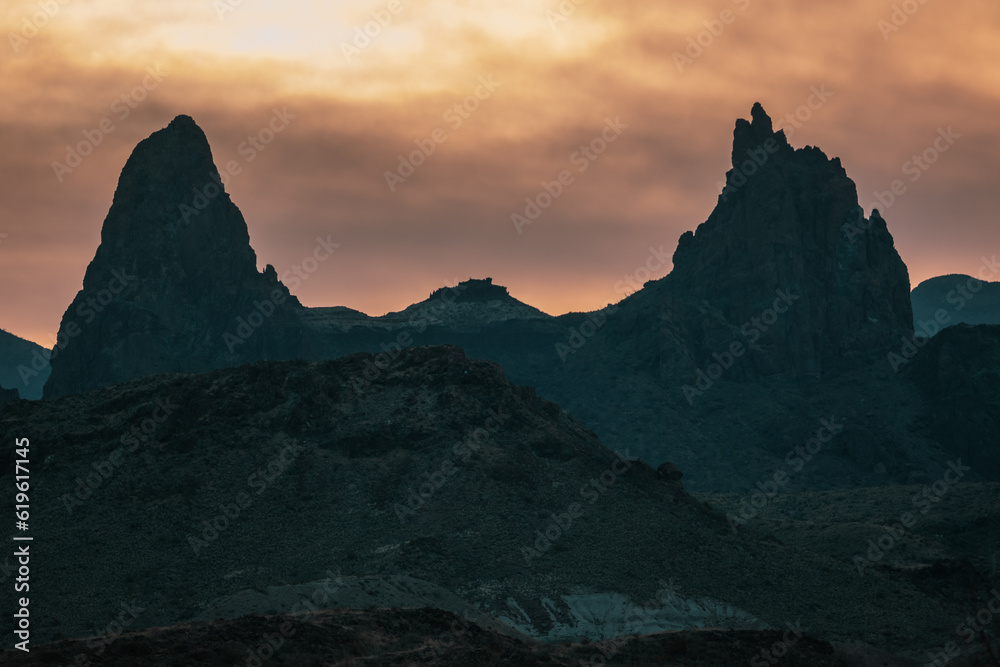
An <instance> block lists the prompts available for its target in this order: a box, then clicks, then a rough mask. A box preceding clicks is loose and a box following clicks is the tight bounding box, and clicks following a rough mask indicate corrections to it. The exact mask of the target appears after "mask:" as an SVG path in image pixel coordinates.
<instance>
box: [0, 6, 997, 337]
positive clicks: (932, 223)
mask: <svg viewBox="0 0 1000 667" xmlns="http://www.w3.org/2000/svg"><path fill="white" fill-rule="evenodd" d="M998 29H1000V4H998V3H996V2H994V1H993V0H967V1H966V2H962V3H951V4H949V3H944V2H940V1H938V0H922V1H921V0H905V1H902V2H901V1H899V0H893V1H881V0H864V1H862V0H857V1H855V0H831V1H830V2H823V3H803V2H800V1H798V0H718V1H711V2H698V3H695V2H679V1H671V0H626V1H622V2H599V1H598V0H578V1H577V0H563V1H562V2H559V1H557V0H505V1H504V2H500V1H498V0H497V1H494V2H482V1H478V0H465V1H457V0H455V1H448V0H420V1H417V0H375V1H367V0H352V2H350V3H344V2H307V1H294V0H292V1H287V0H286V1H283V2H278V1H276V0H171V1H166V0H30V1H29V0H5V1H4V3H3V6H2V8H0V37H2V40H0V41H2V43H0V284H2V285H3V286H4V289H3V290H2V292H0V328H3V329H5V330H7V331H10V332H12V333H14V334H17V335H19V336H21V337H24V338H28V339H30V340H33V341H35V342H37V343H39V344H42V345H44V346H47V347H50V346H51V345H52V344H53V342H54V339H55V333H56V330H57V328H58V325H59V320H60V317H61V316H62V313H63V312H64V310H65V309H66V307H67V306H68V305H69V304H70V302H71V301H72V299H73V297H74V295H75V294H76V292H77V291H78V290H79V289H80V287H81V285H82V281H83V275H84V271H85V270H86V267H87V264H88V263H89V262H90V260H91V259H92V258H93V256H94V252H95V250H96V248H97V246H98V244H99V243H100V231H101V224H102V222H103V220H104V217H105V215H106V214H107V211H108V208H109V207H110V205H111V200H112V196H113V193H114V190H115V186H116V184H117V179H118V175H119V173H120V171H121V168H122V166H123V165H124V164H125V161H126V159H127V158H128V156H129V154H130V153H131V151H132V149H133V148H134V146H135V144H137V143H138V142H139V141H141V140H142V139H143V138H145V137H146V136H148V135H149V134H151V133H152V132H154V131H156V130H158V129H160V128H163V127H165V126H166V125H167V124H168V123H169V122H170V120H171V119H172V118H173V117H175V116H177V115H179V114H187V115H190V116H192V117H193V118H194V119H195V121H196V122H197V123H198V124H199V125H200V126H201V127H202V129H204V130H205V133H206V134H207V136H208V139H209V141H210V143H211V145H212V149H213V155H214V157H215V160H216V164H217V165H218V166H219V167H220V169H222V170H225V166H226V165H233V167H234V168H233V174H232V175H230V176H228V177H227V190H228V192H229V193H230V194H231V195H232V197H233V200H234V201H235V202H236V204H237V205H238V206H239V207H240V209H241V211H242V212H243V215H244V217H245V218H246V220H247V224H248V226H249V230H250V238H251V243H252V245H253V247H254V249H255V251H256V253H257V257H258V261H259V266H260V268H263V267H264V265H265V264H272V265H274V266H275V268H276V269H277V270H278V273H279V275H280V274H282V273H284V272H285V271H287V270H289V269H291V268H292V267H293V266H295V265H297V264H299V263H301V262H302V260H303V259H305V258H306V257H310V256H311V255H312V252H313V249H314V248H315V247H316V245H317V238H318V237H322V238H324V239H332V241H333V242H336V243H339V244H340V247H339V248H338V249H337V251H336V252H335V253H334V254H333V256H332V257H331V258H330V259H329V260H328V261H326V262H324V263H323V264H321V265H319V266H318V267H317V268H316V270H315V271H314V272H313V273H311V274H309V277H308V280H305V281H303V283H302V285H301V286H300V287H299V288H298V289H297V290H296V295H297V296H298V297H299V298H300V300H301V301H302V302H303V303H304V304H305V305H308V306H334V305H343V306H349V307H351V308H355V309H358V310H362V311H364V312H366V313H369V314H372V315H380V314H383V313H386V312H389V311H395V310H401V309H403V308H405V307H406V306H407V305H409V304H410V303H413V302H416V301H420V300H422V299H424V298H426V297H427V296H428V294H429V293H430V292H431V291H433V290H434V289H436V288H438V287H441V286H444V285H446V284H454V283H455V282H457V281H459V280H464V279H467V278H470V277H476V278H482V277H487V276H490V277H492V278H493V280H494V282H496V283H499V284H503V285H506V286H507V287H508V288H509V289H510V292H511V294H512V295H514V296H515V297H517V298H519V299H521V300H522V301H525V302H527V303H530V304H531V305H533V306H535V307H538V308H540V309H542V310H544V311H545V312H548V313H552V314H560V313H564V312H568V311H572V310H577V311H579V310H593V309H596V308H599V307H601V306H604V305H605V304H607V303H611V302H615V301H618V300H619V299H621V298H622V297H623V296H624V295H623V294H622V293H620V291H619V290H616V289H615V286H616V285H617V284H619V283H620V281H622V280H623V278H624V277H626V276H628V277H638V278H645V277H646V275H647V272H646V270H645V269H644V268H642V269H640V267H646V266H651V265H652V266H655V265H656V263H657V262H652V263H651V264H650V263H647V261H648V260H649V259H650V257H652V256H654V255H655V256H662V255H663V254H666V255H667V256H668V257H669V255H671V254H672V253H673V250H674V248H675V246H676V243H677V239H678V237H679V236H680V235H681V234H682V233H683V232H685V231H687V230H692V229H694V228H695V227H697V225H698V224H700V223H702V222H704V220H705V219H706V218H707V217H708V215H709V213H710V212H711V210H712V208H713V207H714V205H715V203H716V199H717V197H718V194H719V193H720V192H721V190H722V185H721V183H722V182H723V180H724V176H725V172H726V170H727V169H728V168H729V167H730V151H731V143H732V131H733V126H734V123H735V120H736V119H737V118H749V116H750V108H751V106H752V105H753V103H754V102H758V101H759V102H760V103H761V104H763V106H764V108H765V109H766V110H767V111H768V113H769V114H770V115H771V117H772V118H773V119H774V122H775V126H776V127H783V128H785V130H786V134H788V136H789V141H790V143H791V144H792V145H793V146H795V147H802V146H805V145H815V146H819V147H820V148H822V149H823V150H824V151H825V152H826V153H827V155H828V156H830V157H840V158H841V160H842V162H843V165H844V167H845V168H846V170H847V173H848V175H849V176H850V177H851V178H853V179H854V181H855V182H856V183H857V184H858V190H859V193H860V196H861V203H862V205H863V206H864V207H865V210H866V213H867V212H870V211H871V209H872V208H878V209H879V210H880V212H881V213H882V215H883V217H884V218H885V219H886V221H887V222H888V225H889V229H890V231H891V232H892V234H893V236H894V238H895V243H896V248H897V250H898V251H899V253H900V255H901V256H902V258H903V260H904V261H905V262H906V264H907V266H908V268H909V272H910V280H911V285H916V284H917V283H919V282H920V281H922V280H925V279H927V278H930V277H932V276H935V275H941V274H946V273H970V274H974V273H976V272H977V271H978V270H979V267H980V266H981V265H982V263H983V260H982V258H983V257H984V256H986V257H990V256H992V255H994V254H1000V247H998V246H1000V235H998V234H997V233H996V229H997V214H996V211H998V210H1000V187H998V182H997V177H998V170H997V168H996V164H997V158H998V157H1000V123H998V122H997V120H996V119H997V118H1000V39H997V33H998ZM276 118H280V119H282V120H280V121H276V120H275V119H276ZM274 127H279V128H281V129H280V131H277V132H275V131H273V130H272V128H274ZM915 157H916V158H917V159H916V160H915V159H914V158H915ZM387 174H388V175H387ZM560 181H562V182H560ZM896 181H898V183H896V190H897V194H892V187H893V184H894V182H896ZM876 193H885V194H882V195H881V196H879V195H877V194H876ZM890 197H892V199H890ZM880 199H881V203H880V201H879V200H880ZM526 200H527V201H526ZM531 201H533V202H534V205H535V206H538V208H537V209H536V208H534V207H533V206H530V205H529V202H531ZM512 216H521V217H512ZM660 264H661V266H660V267H659V268H658V269H657V270H655V271H653V272H652V274H651V276H650V277H652V278H658V277H661V276H663V275H666V274H667V273H668V272H669V270H670V265H669V261H666V262H660ZM996 279H1000V277H997V278H996Z"/></svg>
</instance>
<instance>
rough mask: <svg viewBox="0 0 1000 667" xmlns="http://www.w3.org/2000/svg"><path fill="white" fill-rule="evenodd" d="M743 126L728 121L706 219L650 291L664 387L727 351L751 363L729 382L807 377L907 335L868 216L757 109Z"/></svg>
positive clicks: (904, 289) (832, 165)
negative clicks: (714, 198)
mask: <svg viewBox="0 0 1000 667" xmlns="http://www.w3.org/2000/svg"><path fill="white" fill-rule="evenodd" d="M751 115H752V120H751V121H746V120H743V119H740V120H738V121H737V122H736V129H735V131H734V133H733V153H732V164H733V168H732V169H731V170H730V171H729V172H728V173H727V174H726V186H725V190H724V191H723V193H722V194H721V195H720V197H719V201H718V204H717V205H716V208H715V210H714V211H713V212H712V214H711V215H710V216H709V218H708V220H707V221H706V222H705V223H703V224H702V225H700V226H699V227H698V228H697V230H696V231H695V232H693V233H692V232H686V233H685V234H684V235H682V236H681V238H680V241H679V242H678V245H677V250H676V252H675V253H674V257H673V262H674V267H673V270H672V272H671V273H670V275H669V276H667V277H666V278H665V279H663V280H661V281H659V282H658V283H656V284H655V285H654V286H653V290H654V291H655V293H656V295H657V297H658V299H659V307H660V318H661V321H660V327H661V330H662V331H661V337H660V353H661V359H660V366H661V371H662V372H663V373H665V374H667V375H670V376H675V377H676V376H678V375H680V376H682V377H683V376H690V375H691V374H693V373H694V372H695V371H696V369H698V368H702V367H704V366H706V365H707V364H710V363H712V362H713V361H716V360H717V359H716V357H715V356H714V355H719V356H721V357H723V358H725V357H726V355H727V353H731V352H730V350H731V348H732V349H740V348H742V350H743V352H741V353H740V354H736V355H734V356H737V357H738V356H741V354H745V355H746V356H747V357H748V358H749V359H750V360H751V363H749V364H746V363H741V364H740V368H739V369H738V370H737V371H736V373H734V375H735V374H751V375H769V374H774V373H789V374H792V375H818V374H821V373H824V372H827V371H831V370H835V369H837V368H841V367H844V366H845V365H850V364H851V363H852V361H854V360H856V359H858V358H869V357H870V356H871V352H872V351H873V350H879V349H883V348H885V347H887V346H889V345H892V344H893V343H894V342H897V341H898V340H899V337H900V335H901V334H905V333H906V332H908V331H910V330H912V313H911V307H910V300H909V277H908V274H907V271H906V266H905V265H904V264H903V262H902V260H901V259H900V257H899V255H898V254H897V252H896V250H895V248H894V247H893V240H892V236H891V235H890V234H889V231H888V230H887V228H886V224H885V221H884V220H883V219H882V217H881V216H880V215H879V214H878V212H877V211H873V212H872V215H871V217H870V218H864V217H863V215H862V211H861V209H860V208H859V206H858V195H857V189H856V187H855V185H854V182H853V181H851V179H850V178H848V176H847V173H846V172H845V170H844V168H843V167H842V166H841V164H840V160H839V159H838V158H834V159H829V158H827V156H826V155H825V154H824V153H823V152H822V151H821V150H820V149H818V148H815V147H811V146H807V147H805V148H801V149H797V150H796V149H793V148H792V147H791V146H790V145H789V144H788V141H787V140H786V138H785V135H784V132H783V131H778V132H774V130H773V127H772V124H771V119H770V118H769V117H768V116H767V114H766V113H765V112H764V109H763V108H762V107H761V106H760V104H755V105H754V107H753V110H752V112H751ZM734 345H738V346H739V347H737V348H734V347H733V346H734ZM723 365H724V364H723Z"/></svg>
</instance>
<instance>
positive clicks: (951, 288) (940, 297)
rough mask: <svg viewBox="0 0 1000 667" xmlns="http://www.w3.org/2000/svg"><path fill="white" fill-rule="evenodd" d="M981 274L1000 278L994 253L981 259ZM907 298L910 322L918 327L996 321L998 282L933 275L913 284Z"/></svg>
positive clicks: (999, 310) (999, 294) (999, 318)
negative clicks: (911, 306) (925, 324)
mask: <svg viewBox="0 0 1000 667" xmlns="http://www.w3.org/2000/svg"><path fill="white" fill-rule="evenodd" d="M983 273H984V274H989V275H990V276H995V277H996V278H1000V264H997V261H996V255H994V256H993V257H992V259H991V258H984V271H983ZM910 299H911V300H912V303H913V325H914V327H916V328H918V329H921V328H922V327H921V326H920V325H921V323H926V322H929V323H935V324H936V325H937V326H938V327H941V326H952V325H955V324H972V325H976V324H994V325H996V324H1000V281H997V282H989V281H988V280H981V279H979V278H976V277H973V276H967V275H964V274H949V275H945V276H937V277H936V278H930V279H928V280H925V281H924V282H922V283H920V284H919V285H917V286H916V287H914V288H913V292H911V293H910ZM942 311H943V313H942Z"/></svg>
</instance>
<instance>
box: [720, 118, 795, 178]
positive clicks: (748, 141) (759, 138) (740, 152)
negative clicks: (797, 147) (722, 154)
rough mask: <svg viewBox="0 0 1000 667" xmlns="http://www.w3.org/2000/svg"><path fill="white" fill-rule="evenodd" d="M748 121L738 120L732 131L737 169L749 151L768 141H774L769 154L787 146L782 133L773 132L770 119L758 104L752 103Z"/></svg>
mask: <svg viewBox="0 0 1000 667" xmlns="http://www.w3.org/2000/svg"><path fill="white" fill-rule="evenodd" d="M750 119H751V120H749V121H748V120H746V119H743V118H740V119H738V120H737V121H736V129H735V130H733V166H734V167H739V165H740V164H742V163H743V162H744V161H745V160H746V159H747V153H748V152H749V151H752V150H754V149H755V148H758V147H759V146H761V145H762V144H764V143H765V142H766V141H767V140H768V139H774V141H775V144H774V145H773V147H771V148H772V150H769V151H768V152H769V153H771V152H775V151H776V150H777V149H778V148H780V147H782V146H787V145H788V141H787V140H786V139H785V133H784V131H781V130H779V131H778V132H775V131H774V126H773V124H772V123H771V117H770V116H768V115H767V112H766V111H764V107H763V106H761V104H760V102H754V105H753V108H752V109H750Z"/></svg>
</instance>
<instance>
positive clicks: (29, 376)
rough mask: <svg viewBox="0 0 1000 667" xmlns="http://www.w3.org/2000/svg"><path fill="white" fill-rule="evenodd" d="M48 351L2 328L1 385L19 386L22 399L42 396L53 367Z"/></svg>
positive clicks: (0, 343) (0, 335) (10, 387)
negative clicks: (50, 363)
mask: <svg viewBox="0 0 1000 667" xmlns="http://www.w3.org/2000/svg"><path fill="white" fill-rule="evenodd" d="M47 359H48V350H46V349H45V348H43V347H42V346H41V345H38V344H36V343H32V342H31V341H30V340H25V339H23V338H18V337H17V336H15V335H14V334H11V333H8V332H6V331H4V330H3V329H0V387H4V388H6V389H16V390H17V392H18V394H20V397H21V398H27V399H39V398H41V397H42V389H43V388H44V386H45V382H46V380H48V378H49V373H51V372H52V367H51V366H50V365H49V363H48V361H47Z"/></svg>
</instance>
